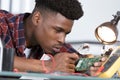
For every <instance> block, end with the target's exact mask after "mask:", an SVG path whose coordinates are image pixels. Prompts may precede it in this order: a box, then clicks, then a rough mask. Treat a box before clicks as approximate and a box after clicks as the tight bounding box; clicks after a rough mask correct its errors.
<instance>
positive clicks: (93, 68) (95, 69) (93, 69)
mask: <svg viewBox="0 0 120 80" xmlns="http://www.w3.org/2000/svg"><path fill="white" fill-rule="evenodd" d="M99 68H100V67H90V71H94V72H95V71H97V70H98V69H99Z"/></svg>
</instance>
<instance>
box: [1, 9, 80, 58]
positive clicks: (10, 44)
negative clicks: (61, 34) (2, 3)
mask: <svg viewBox="0 0 120 80" xmlns="http://www.w3.org/2000/svg"><path fill="white" fill-rule="evenodd" d="M26 14H27V13H25V14H18V15H13V14H11V13H9V12H7V11H4V10H0V37H1V38H2V40H3V41H4V43H5V47H7V48H15V50H16V55H17V56H24V53H23V52H24V49H25V35H24V26H23V18H24V17H25V15H26ZM60 52H77V51H76V50H75V49H73V48H72V46H71V45H69V44H65V45H64V46H63V47H62V48H61V49H60ZM32 53H34V54H32ZM39 53H41V54H39ZM77 53H78V52H77ZM31 54H32V56H33V58H36V59H40V57H41V56H42V54H43V52H42V49H41V48H40V46H34V47H33V48H32V50H31Z"/></svg>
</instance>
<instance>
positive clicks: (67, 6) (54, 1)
mask: <svg viewBox="0 0 120 80" xmlns="http://www.w3.org/2000/svg"><path fill="white" fill-rule="evenodd" d="M35 2H36V5H35V8H38V9H44V8H46V9H50V10H52V11H55V12H59V13H61V14H62V15H63V16H65V17H66V18H68V19H72V20H77V19H79V18H80V17H82V16H83V10H82V6H81V3H80V2H79V1H78V0H35Z"/></svg>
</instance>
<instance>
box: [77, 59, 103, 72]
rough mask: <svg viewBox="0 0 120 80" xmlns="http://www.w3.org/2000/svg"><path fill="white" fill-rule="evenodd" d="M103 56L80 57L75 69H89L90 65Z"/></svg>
mask: <svg viewBox="0 0 120 80" xmlns="http://www.w3.org/2000/svg"><path fill="white" fill-rule="evenodd" d="M100 59H101V57H94V58H80V59H79V60H78V61H77V64H76V67H75V70H76V71H85V70H89V68H90V66H92V65H93V64H94V63H95V62H98V61H100Z"/></svg>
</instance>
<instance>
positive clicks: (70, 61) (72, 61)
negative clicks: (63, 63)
mask: <svg viewBox="0 0 120 80" xmlns="http://www.w3.org/2000/svg"><path fill="white" fill-rule="evenodd" d="M67 62H68V63H70V64H75V62H76V60H73V59H68V61H67Z"/></svg>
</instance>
